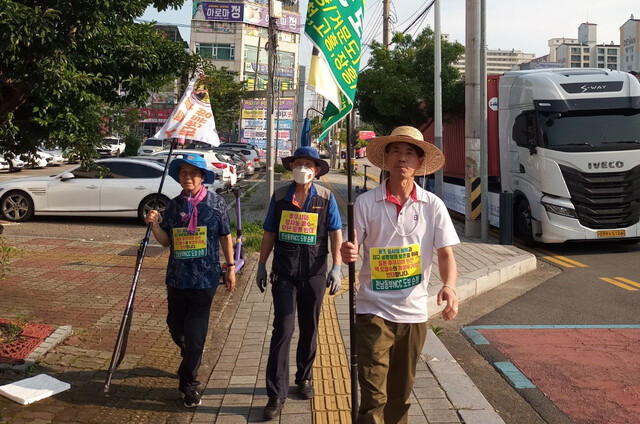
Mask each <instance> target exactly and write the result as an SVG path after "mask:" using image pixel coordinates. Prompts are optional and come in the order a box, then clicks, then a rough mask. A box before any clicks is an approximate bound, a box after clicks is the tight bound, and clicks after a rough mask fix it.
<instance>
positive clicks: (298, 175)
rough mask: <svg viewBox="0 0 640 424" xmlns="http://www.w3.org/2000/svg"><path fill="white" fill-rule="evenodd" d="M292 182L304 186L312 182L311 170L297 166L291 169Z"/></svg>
mask: <svg viewBox="0 0 640 424" xmlns="http://www.w3.org/2000/svg"><path fill="white" fill-rule="evenodd" d="M292 174H293V181H295V182H297V183H298V184H306V183H308V182H310V181H311V180H313V169H311V168H307V167H306V166H299V167H297V168H293V171H292Z"/></svg>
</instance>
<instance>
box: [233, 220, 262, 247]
mask: <svg viewBox="0 0 640 424" xmlns="http://www.w3.org/2000/svg"><path fill="white" fill-rule="evenodd" d="M237 228H238V226H237V225H236V223H232V224H231V233H232V234H235V233H236V230H237ZM262 233H263V230H262V222H260V221H253V222H243V223H242V237H243V238H244V241H243V242H242V244H243V245H244V248H245V251H246V252H247V254H248V255H251V254H253V253H255V252H259V251H260V246H261V245H262Z"/></svg>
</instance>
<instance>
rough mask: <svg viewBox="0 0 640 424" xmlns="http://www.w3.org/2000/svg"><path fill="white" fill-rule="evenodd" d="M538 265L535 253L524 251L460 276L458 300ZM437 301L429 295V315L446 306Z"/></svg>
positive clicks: (531, 269) (476, 294) (477, 293)
mask: <svg viewBox="0 0 640 424" xmlns="http://www.w3.org/2000/svg"><path fill="white" fill-rule="evenodd" d="M536 267H537V260H536V257H535V255H533V254H532V253H523V254H521V255H518V256H515V257H513V258H510V259H509V260H506V261H504V262H500V263H499V264H496V265H494V266H490V267H487V268H482V269H479V270H476V271H473V272H470V273H468V274H466V275H464V276H458V284H457V285H456V290H457V292H458V293H457V297H458V302H462V301H464V300H467V299H471V298H474V297H476V296H478V295H480V294H482V293H484V292H486V291H488V290H491V289H492V288H495V287H498V286H499V285H501V284H504V283H506V282H507V281H509V280H511V279H513V278H515V277H518V276H520V275H522V274H526V273H527V272H530V271H534V270H535V269H536ZM436 302H437V299H436V297H435V296H429V300H428V301H427V310H428V311H429V315H434V314H436V313H438V312H441V311H442V310H443V309H444V308H445V305H444V304H443V305H440V306H438V304H437V303H436Z"/></svg>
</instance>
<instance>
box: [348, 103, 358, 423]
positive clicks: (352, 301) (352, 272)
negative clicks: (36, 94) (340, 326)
mask: <svg viewBox="0 0 640 424" xmlns="http://www.w3.org/2000/svg"><path fill="white" fill-rule="evenodd" d="M352 114H353V110H351V112H349V114H348V115H347V193H348V195H347V232H348V234H347V239H348V240H349V241H350V242H351V243H353V240H354V223H353V203H354V201H353V189H352V172H353V169H352V168H353V166H352V165H351V140H352V136H353V128H352V126H351V125H352V120H353V117H352ZM349 334H350V335H351V343H350V350H351V422H352V423H355V422H356V420H357V418H358V353H357V351H356V263H355V262H351V263H350V264H349Z"/></svg>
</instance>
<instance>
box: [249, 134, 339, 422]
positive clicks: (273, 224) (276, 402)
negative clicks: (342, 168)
mask: <svg viewBox="0 0 640 424" xmlns="http://www.w3.org/2000/svg"><path fill="white" fill-rule="evenodd" d="M282 164H283V165H284V167H285V168H286V169H288V170H290V171H292V174H293V180H294V181H293V182H292V183H291V184H290V185H287V186H285V187H282V188H280V189H278V190H276V192H275V193H274V194H273V196H272V197H271V204H270V205H269V211H268V212H267V217H266V219H265V220H264V225H263V228H264V234H263V236H262V246H261V248H260V259H259V262H258V274H257V276H256V283H257V285H258V288H259V289H260V291H262V292H264V290H265V288H266V287H267V269H266V262H267V258H268V257H269V254H270V253H271V250H273V249H274V246H275V250H274V255H273V269H272V271H273V272H272V280H271V282H272V286H271V293H272V295H273V311H274V319H273V333H272V335H271V345H270V347H269V360H268V361H267V372H266V380H267V395H268V396H269V402H268V403H267V406H266V407H265V408H264V412H263V415H264V418H265V419H267V420H270V419H273V418H276V417H277V416H278V415H280V410H281V409H282V406H283V405H284V402H285V400H286V398H287V392H288V391H289V347H290V345H291V338H292V337H293V332H294V329H295V314H296V309H297V311H298V326H299V328H300V336H299V339H298V348H297V350H296V366H297V372H296V376H295V383H296V385H297V386H298V394H299V395H300V396H301V397H302V398H304V399H311V398H312V397H313V396H314V389H313V383H312V381H313V373H312V367H313V361H314V359H315V357H316V350H317V335H318V320H319V318H320V308H321V306H322V299H323V298H324V294H325V291H326V287H329V288H330V290H329V293H330V294H332V295H333V294H335V293H336V292H337V291H338V290H340V265H341V263H342V259H341V258H340V244H341V243H342V220H341V219H340V212H339V210H338V204H337V203H336V199H335V198H334V197H333V194H332V193H331V192H330V191H329V190H328V189H326V188H324V187H321V186H316V185H315V184H314V183H313V180H314V178H316V177H319V176H321V175H324V174H326V173H327V172H329V166H328V165H327V162H325V161H324V160H322V159H320V156H319V155H318V151H317V150H316V149H314V148H313V147H308V146H305V147H300V148H298V149H297V150H296V151H295V153H294V155H293V156H289V157H287V158H284V159H282ZM329 245H330V246H331V254H332V259H333V268H331V271H330V272H329V275H328V276H326V273H327V254H328V253H329Z"/></svg>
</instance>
